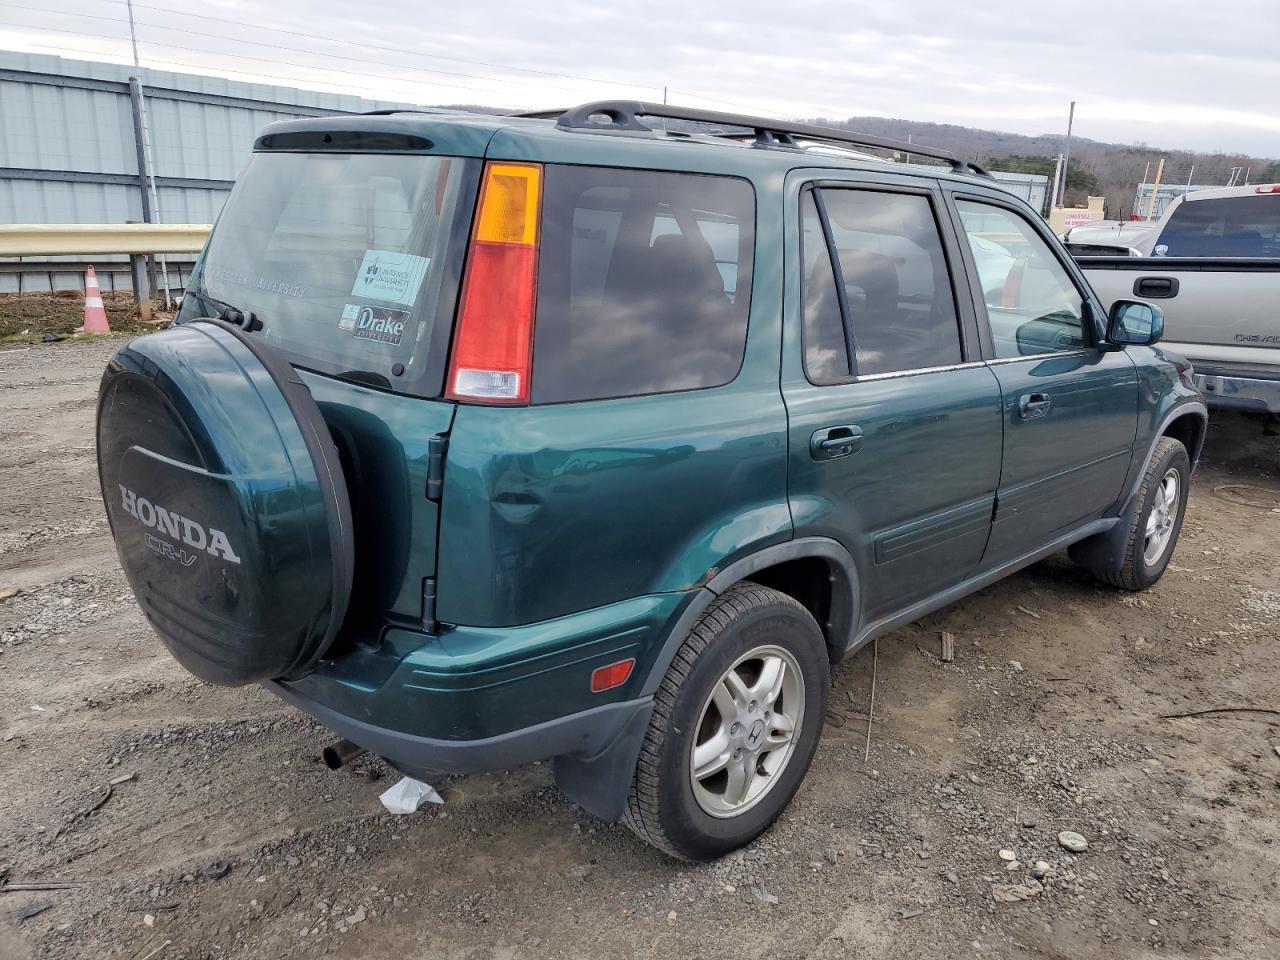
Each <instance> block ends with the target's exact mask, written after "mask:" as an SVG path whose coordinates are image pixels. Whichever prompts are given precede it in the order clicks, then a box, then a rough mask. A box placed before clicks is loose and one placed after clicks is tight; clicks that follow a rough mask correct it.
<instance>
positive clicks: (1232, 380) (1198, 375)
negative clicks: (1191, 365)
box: [1192, 367, 1280, 413]
mask: <svg viewBox="0 0 1280 960" xmlns="http://www.w3.org/2000/svg"><path fill="white" fill-rule="evenodd" d="M1192 379H1193V380H1194V381H1195V384H1196V386H1197V387H1199V388H1200V391H1201V392H1202V393H1203V394H1204V397H1205V400H1206V402H1207V403H1208V404H1209V406H1211V407H1218V408H1220V409H1222V408H1227V409H1234V410H1253V411H1256V412H1259V413H1266V412H1270V413H1280V378H1277V379H1274V380H1273V379H1266V378H1262V377H1248V376H1241V375H1238V374H1233V373H1226V372H1201V370H1200V368H1198V367H1197V368H1196V369H1195V371H1194V373H1193V374H1192Z"/></svg>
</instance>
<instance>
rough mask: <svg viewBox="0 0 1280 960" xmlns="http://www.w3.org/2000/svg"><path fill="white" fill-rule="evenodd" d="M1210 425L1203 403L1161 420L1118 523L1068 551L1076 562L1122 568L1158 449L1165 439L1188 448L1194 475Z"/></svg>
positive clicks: (1191, 403)
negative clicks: (1144, 483) (1140, 497)
mask: <svg viewBox="0 0 1280 960" xmlns="http://www.w3.org/2000/svg"><path fill="white" fill-rule="evenodd" d="M1208 423H1209V408H1208V407H1206V406H1205V405H1204V404H1203V403H1201V402H1200V401H1199V400H1187V401H1184V402H1183V403H1180V404H1178V405H1177V406H1175V407H1173V408H1172V409H1171V410H1169V412H1168V413H1166V414H1165V415H1164V416H1163V417H1162V418H1161V419H1160V423H1159V426H1158V427H1157V428H1156V429H1155V430H1154V431H1153V432H1152V434H1151V442H1150V443H1149V444H1148V445H1147V453H1146V456H1144V457H1143V458H1142V460H1141V462H1139V461H1138V460H1137V458H1135V459H1134V466H1135V467H1137V470H1135V471H1134V478H1133V481H1132V483H1130V485H1129V486H1128V488H1127V489H1126V490H1125V493H1124V499H1122V500H1121V501H1120V511H1119V517H1118V522H1117V523H1116V524H1115V526H1113V527H1112V528H1111V529H1110V530H1108V531H1106V532H1105V533H1099V534H1095V535H1094V536H1092V537H1088V538H1087V539H1085V540H1081V541H1080V542H1079V543H1076V544H1073V545H1072V546H1071V547H1070V549H1069V550H1068V554H1069V555H1070V557H1071V559H1072V560H1073V561H1075V562H1076V563H1078V564H1080V565H1081V566H1084V567H1100V568H1104V569H1106V568H1110V567H1115V566H1119V564H1120V563H1121V562H1123V558H1124V553H1125V547H1126V545H1127V542H1128V536H1129V525H1130V524H1131V523H1132V522H1133V516H1134V512H1135V510H1136V509H1137V503H1138V490H1139V489H1141V487H1142V478H1143V477H1144V476H1146V473H1147V468H1148V467H1149V466H1150V465H1151V458H1152V457H1154V456H1155V455H1156V445H1157V444H1159V442H1160V441H1161V440H1162V439H1163V438H1164V437H1172V438H1173V439H1175V440H1178V441H1179V442H1181V443H1182V444H1183V446H1185V447H1186V448H1187V455H1188V457H1189V458H1190V459H1191V468H1192V470H1193V471H1194V470H1195V465H1196V462H1197V461H1198V460H1199V459H1200V448H1201V447H1202V446H1203V445H1204V436H1205V431H1206V429H1207V427H1208ZM1184 438H1185V439H1184Z"/></svg>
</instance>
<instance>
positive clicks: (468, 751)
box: [266, 681, 653, 779]
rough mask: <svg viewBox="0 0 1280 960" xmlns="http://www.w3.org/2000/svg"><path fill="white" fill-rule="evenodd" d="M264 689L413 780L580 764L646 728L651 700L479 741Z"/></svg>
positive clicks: (280, 688)
mask: <svg viewBox="0 0 1280 960" xmlns="http://www.w3.org/2000/svg"><path fill="white" fill-rule="evenodd" d="M266 687H267V689H269V690H270V691H271V692H272V693H274V694H276V696H278V697H280V698H281V699H283V700H285V701H287V702H288V703H291V704H293V705H294V706H295V707H297V708H298V709H300V710H302V711H304V712H305V713H309V714H310V715H311V716H313V717H315V719H316V720H318V721H319V722H320V723H322V724H323V725H324V726H325V727H327V728H328V729H330V730H332V731H333V732H334V733H336V734H337V735H338V736H340V737H345V738H346V739H348V740H350V741H351V742H352V743H356V744H359V745H360V746H362V747H364V748H365V749H366V750H368V751H370V752H371V753H376V754H377V755H378V756H380V757H383V758H384V759H386V760H387V761H388V762H390V763H391V765H392V766H394V767H395V768H396V769H397V770H399V771H400V772H401V773H405V774H408V775H409V776H412V777H417V778H419V779H428V778H430V777H433V776H437V775H439V774H460V773H483V772H486V771H490V770H502V769H505V768H507V767H518V766H521V765H522V764H526V763H532V762H533V761H534V760H550V759H552V758H553V757H558V756H577V757H582V758H585V759H590V758H593V757H596V756H598V755H600V754H603V753H605V752H606V751H607V750H608V749H609V748H610V747H612V746H614V745H615V743H616V742H617V741H618V740H619V738H620V737H621V736H622V735H623V734H624V733H625V731H626V730H627V729H628V728H629V727H631V726H632V725H634V724H635V723H637V722H638V721H639V720H643V722H644V723H645V724H647V723H648V720H649V713H650V711H652V710H653V698H652V697H643V698H641V699H639V700H627V701H624V702H621V703H608V704H604V705H603V706H599V707H595V708H593V709H590V710H586V711H583V712H582V713H576V714H573V715H571V716H567V717H559V718H557V719H555V720H548V721H546V722H545V723H540V724H537V725H535V726H532V727H525V728H523V729H520V730H513V731H511V732H509V733H502V734H498V735H497V736H493V737H485V738H483V739H479V740H441V739H437V738H434V737H421V736H415V735H414V734H412V733H405V732H403V731H400V730H393V729H390V728H388V727H381V726H377V725H376V724H372V723H367V722H365V721H363V720H357V719H356V718H354V717H351V716H348V715H346V714H344V713H342V712H340V711H338V710H334V709H333V708H332V707H327V706H325V705H324V704H323V703H319V702H318V701H316V700H312V699H310V698H308V697H305V696H302V695H300V694H299V693H297V692H296V691H295V690H292V689H290V688H289V687H288V686H286V685H284V684H282V683H277V682H275V681H272V682H270V683H267V684H266Z"/></svg>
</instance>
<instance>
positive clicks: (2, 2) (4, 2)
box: [0, 0, 778, 118]
mask: <svg viewBox="0 0 1280 960" xmlns="http://www.w3.org/2000/svg"><path fill="white" fill-rule="evenodd" d="M100 2H106V3H112V4H115V5H117V6H127V3H128V0H100ZM133 5H134V7H136V8H140V9H147V10H151V11H155V12H159V13H164V14H168V15H170V16H177V17H190V18H195V19H199V20H207V21H211V22H216V23H222V24H227V25H230V26H235V27H240V28H244V29H249V30H259V31H267V30H270V32H272V33H281V34H287V35H290V36H296V37H301V38H305V39H308V40H314V41H318V42H321V43H331V44H338V45H342V46H348V47H364V48H367V49H372V50H382V51H387V52H395V53H402V54H406V55H408V56H411V57H416V58H420V59H426V60H446V61H453V62H458V63H474V64H478V65H482V66H489V67H494V68H497V69H500V70H510V71H518V72H522V73H530V74H535V75H539V76H547V77H557V78H563V79H570V80H577V81H580V82H586V83H598V84H606V85H610V86H620V87H630V88H632V89H641V90H655V91H656V90H657V89H659V88H658V87H657V86H656V85H655V86H650V85H647V84H642V83H632V82H629V81H620V80H603V79H600V78H596V77H588V76H585V75H580V74H570V73H560V72H555V71H548V70H538V69H534V68H528V67H517V66H512V65H507V64H495V63H491V62H489V61H484V60H474V59H467V58H463V57H450V56H446V55H436V54H426V53H422V52H420V51H416V50H410V49H408V48H405V47H396V46H391V45H386V44H376V43H369V42H366V41H359V40H343V39H339V38H337V37H329V36H324V35H321V34H312V33H306V32H304V31H298V30H288V29H283V28H268V27H262V26H258V25H256V24H251V23H246V22H244V21H240V20H233V19H230V18H227V17H215V16H210V15H207V14H198V13H188V12H186V11H180V10H173V9H171V8H168V7H160V6H156V5H154V4H148V3H138V2H135V3H134V4H133ZM0 6H5V7H11V8H15V9H19V10H25V11H28V12H32V13H45V14H55V15H61V16H70V17H74V18H76V19H77V20H80V19H93V20H101V21H106V22H113V23H122V24H123V23H128V21H127V20H126V19H124V18H120V17H109V16H104V15H102V14H82V13H73V12H71V11H67V10H57V9H49V8H37V7H32V6H29V5H25V4H19V3H13V2H8V0H0ZM14 26H17V27H19V28H26V29H33V30H43V31H49V32H55V33H66V34H72V35H76V36H84V35H85V34H84V32H83V31H72V30H62V29H58V28H54V27H41V26H36V25H34V24H22V25H14ZM139 26H143V27H146V28H148V29H157V30H166V31H169V32H174V33H182V34H187V35H190V36H199V37H204V38H208V37H210V34H208V33H205V32H201V31H196V30H189V29H186V28H184V27H175V26H169V25H167V24H159V23H144V22H141V21H139ZM215 36H216V38H217V39H219V40H225V41H227V42H228V43H235V44H247V45H251V46H258V47H265V48H269V49H275V50H284V51H286V52H288V51H296V52H298V53H302V54H306V55H312V56H317V57H327V58H329V59H338V60H345V61H348V62H355V63H365V62H367V60H366V58H363V57H350V56H343V55H341V54H334V53H330V52H321V51H315V50H306V49H298V48H295V47H288V46H284V45H282V44H275V43H268V42H266V41H262V40H252V39H245V38H239V37H227V36H222V35H215ZM110 39H122V38H116V37H112V38H110ZM142 42H144V43H146V44H150V45H151V46H155V47H162V48H165V49H173V50H184V51H189V52H193V53H207V54H215V53H216V51H211V50H209V49H208V48H207V47H191V46H184V45H182V44H174V43H164V42H162V41H159V40H149V39H148V40H145V41H142ZM73 52H77V53H79V52H81V51H73ZM217 55H218V56H228V57H234V58H237V59H242V60H253V61H255V62H260V63H270V64H274V65H277V66H286V67H294V68H299V69H304V70H323V71H325V72H329V73H341V74H344V75H347V76H355V77H365V78H369V79H375V80H380V81H388V80H389V81H392V82H400V83H410V84H413V85H415V86H416V85H419V84H424V85H427V84H429V85H432V86H440V87H449V88H452V89H459V90H466V91H469V92H472V93H483V94H489V95H493V94H500V91H495V90H491V89H487V88H484V87H475V86H470V85H466V84H453V83H447V82H445V81H441V80H434V79H431V78H428V77H421V78H418V77H412V78H410V77H405V76H401V75H394V74H375V73H368V72H364V71H355V70H334V69H332V68H331V67H328V66H326V65H319V64H316V65H313V64H310V63H298V62H297V61H286V60H270V59H264V58H262V57H247V56H244V55H238V54H232V53H217ZM147 59H150V60H154V61H155V62H158V63H165V64H167V65H172V66H187V65H186V64H184V63H182V62H179V61H173V60H158V59H157V58H154V57H148V58H147ZM397 66H406V67H409V69H411V70H421V71H422V72H423V73H428V74H435V75H438V76H447V77H458V78H462V79H471V80H478V81H481V82H483V83H490V84H506V83H511V82H513V80H511V79H509V78H503V77H494V76H487V75H477V74H468V73H459V72H456V71H448V70H439V69H434V68H429V67H416V66H411V65H409V64H397ZM189 68H190V69H205V70H217V69H220V68H217V67H200V66H198V65H191V66H190V67H189ZM226 72H228V73H234V74H237V75H239V76H255V75H256V76H262V77H267V78H270V79H283V80H286V81H288V82H293V83H298V82H301V83H322V84H324V81H319V80H298V79H295V78H290V77H280V76H279V75H273V74H254V73H252V72H250V71H238V70H231V69H227V70H226ZM324 85H326V86H338V84H324ZM540 85H541V86H544V87H546V88H548V89H553V90H563V91H569V92H576V91H577V88H570V87H566V86H562V85H557V84H547V83H541V84H540ZM672 92H674V93H679V94H681V95H683V96H685V97H689V98H692V99H695V100H703V101H706V102H708V103H716V104H721V105H724V106H729V107H733V108H735V109H739V110H744V111H746V112H748V113H756V114H764V115H766V116H770V115H772V116H774V117H775V118H776V117H777V116H778V115H777V114H776V113H772V112H770V111H763V110H761V109H760V108H759V107H757V106H748V105H746V104H742V103H737V102H735V101H731V100H724V99H721V98H718V97H710V96H706V95H704V94H698V93H694V92H692V91H688V90H672ZM385 95H386V94H385V93H382V94H380V96H385Z"/></svg>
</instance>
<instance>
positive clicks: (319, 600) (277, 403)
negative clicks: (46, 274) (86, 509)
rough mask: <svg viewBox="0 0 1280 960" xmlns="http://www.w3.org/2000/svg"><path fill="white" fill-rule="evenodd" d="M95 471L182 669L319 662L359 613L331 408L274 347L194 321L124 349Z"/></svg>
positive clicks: (108, 390)
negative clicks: (328, 422)
mask: <svg viewBox="0 0 1280 960" xmlns="http://www.w3.org/2000/svg"><path fill="white" fill-rule="evenodd" d="M98 474H99V478H100V480H101V482H102V495H103V499H104V501H105V503H106V507H107V516H108V519H109V520H110V522H111V533H112V536H113V537H114V538H115V542H116V549H117V551H118V552H119V554H120V562H121V564H122V566H123V567H124V572H125V575H126V576H127V577H128V579H129V584H130V586H132V588H133V592H134V594H135V596H136V597H137V598H138V602H139V603H140V604H141V606H142V609H143V611H144V612H145V613H146V615H147V618H148V619H149V620H150V621H151V624H152V626H153V627H154V628H155V630H156V632H157V633H158V634H159V635H160V638H161V639H162V640H163V641H164V643H165V645H166V646H167V647H168V648H169V650H170V651H171V652H172V653H173V655H174V657H176V658H177V659H178V661H179V662H180V663H181V664H182V665H183V666H184V667H186V668H187V669H188V670H190V671H191V672H192V673H194V674H195V675H196V676H198V677H200V678H202V679H204V680H209V681H212V682H213V683H220V684H226V685H238V684H245V683H253V682H255V681H260V680H267V679H273V678H285V679H295V678H297V677H299V676H301V675H303V674H305V673H306V672H307V671H308V670H309V669H311V668H312V667H314V665H315V664H316V662H317V661H318V660H319V659H320V658H321V657H322V656H323V655H324V653H325V651H326V650H327V649H328V647H329V646H330V644H332V642H333V640H334V637H335V635H336V634H337V631H338V628H339V626H340V625H341V623H342V618H343V615H344V614H345V612H346V608H347V600H348V597H349V595H350V588H351V575H352V549H353V548H352V537H351V509H350V504H349V502H348V498H347V488H346V483H345V482H344V479H343V474H342V469H341V464H340V463H339V459H338V452H337V449H336V448H335V446H334V444H333V439H332V438H331V437H330V435H329V432H328V429H327V428H326V426H325V423H324V419H323V417H322V416H321V413H320V410H319V408H318V407H317V406H316V403H315V401H314V400H313V399H312V397H311V394H310V392H309V391H308V390H307V387H306V385H305V384H303V382H302V381H301V379H300V378H299V377H298V375H297V373H296V371H295V370H294V369H293V367H291V366H290V365H289V364H288V363H287V362H286V361H284V360H283V358H281V357H280V355H279V354H277V353H275V352H274V351H273V350H272V349H271V347H270V346H269V345H267V344H266V343H264V342H263V341H262V340H261V339H259V338H255V337H252V336H250V335H249V334H247V333H245V332H244V331H242V330H240V329H239V328H237V327H234V326H232V325H231V324H228V323H224V322H222V321H218V320H196V321H193V322H191V323H187V324H183V325H181V326H177V327H173V328H171V329H169V330H165V331H163V332H161V333H155V334H151V335H149V336H145V337H141V338H139V339H137V340H133V341H131V342H130V343H128V344H126V345H125V346H123V347H121V348H120V350H119V351H117V353H116V354H115V356H114V357H113V358H112V359H111V361H110V363H109V364H108V366H107V371H106V373H105V374H104V375H103V378H102V385H101V388H100V389H99V393H98Z"/></svg>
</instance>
